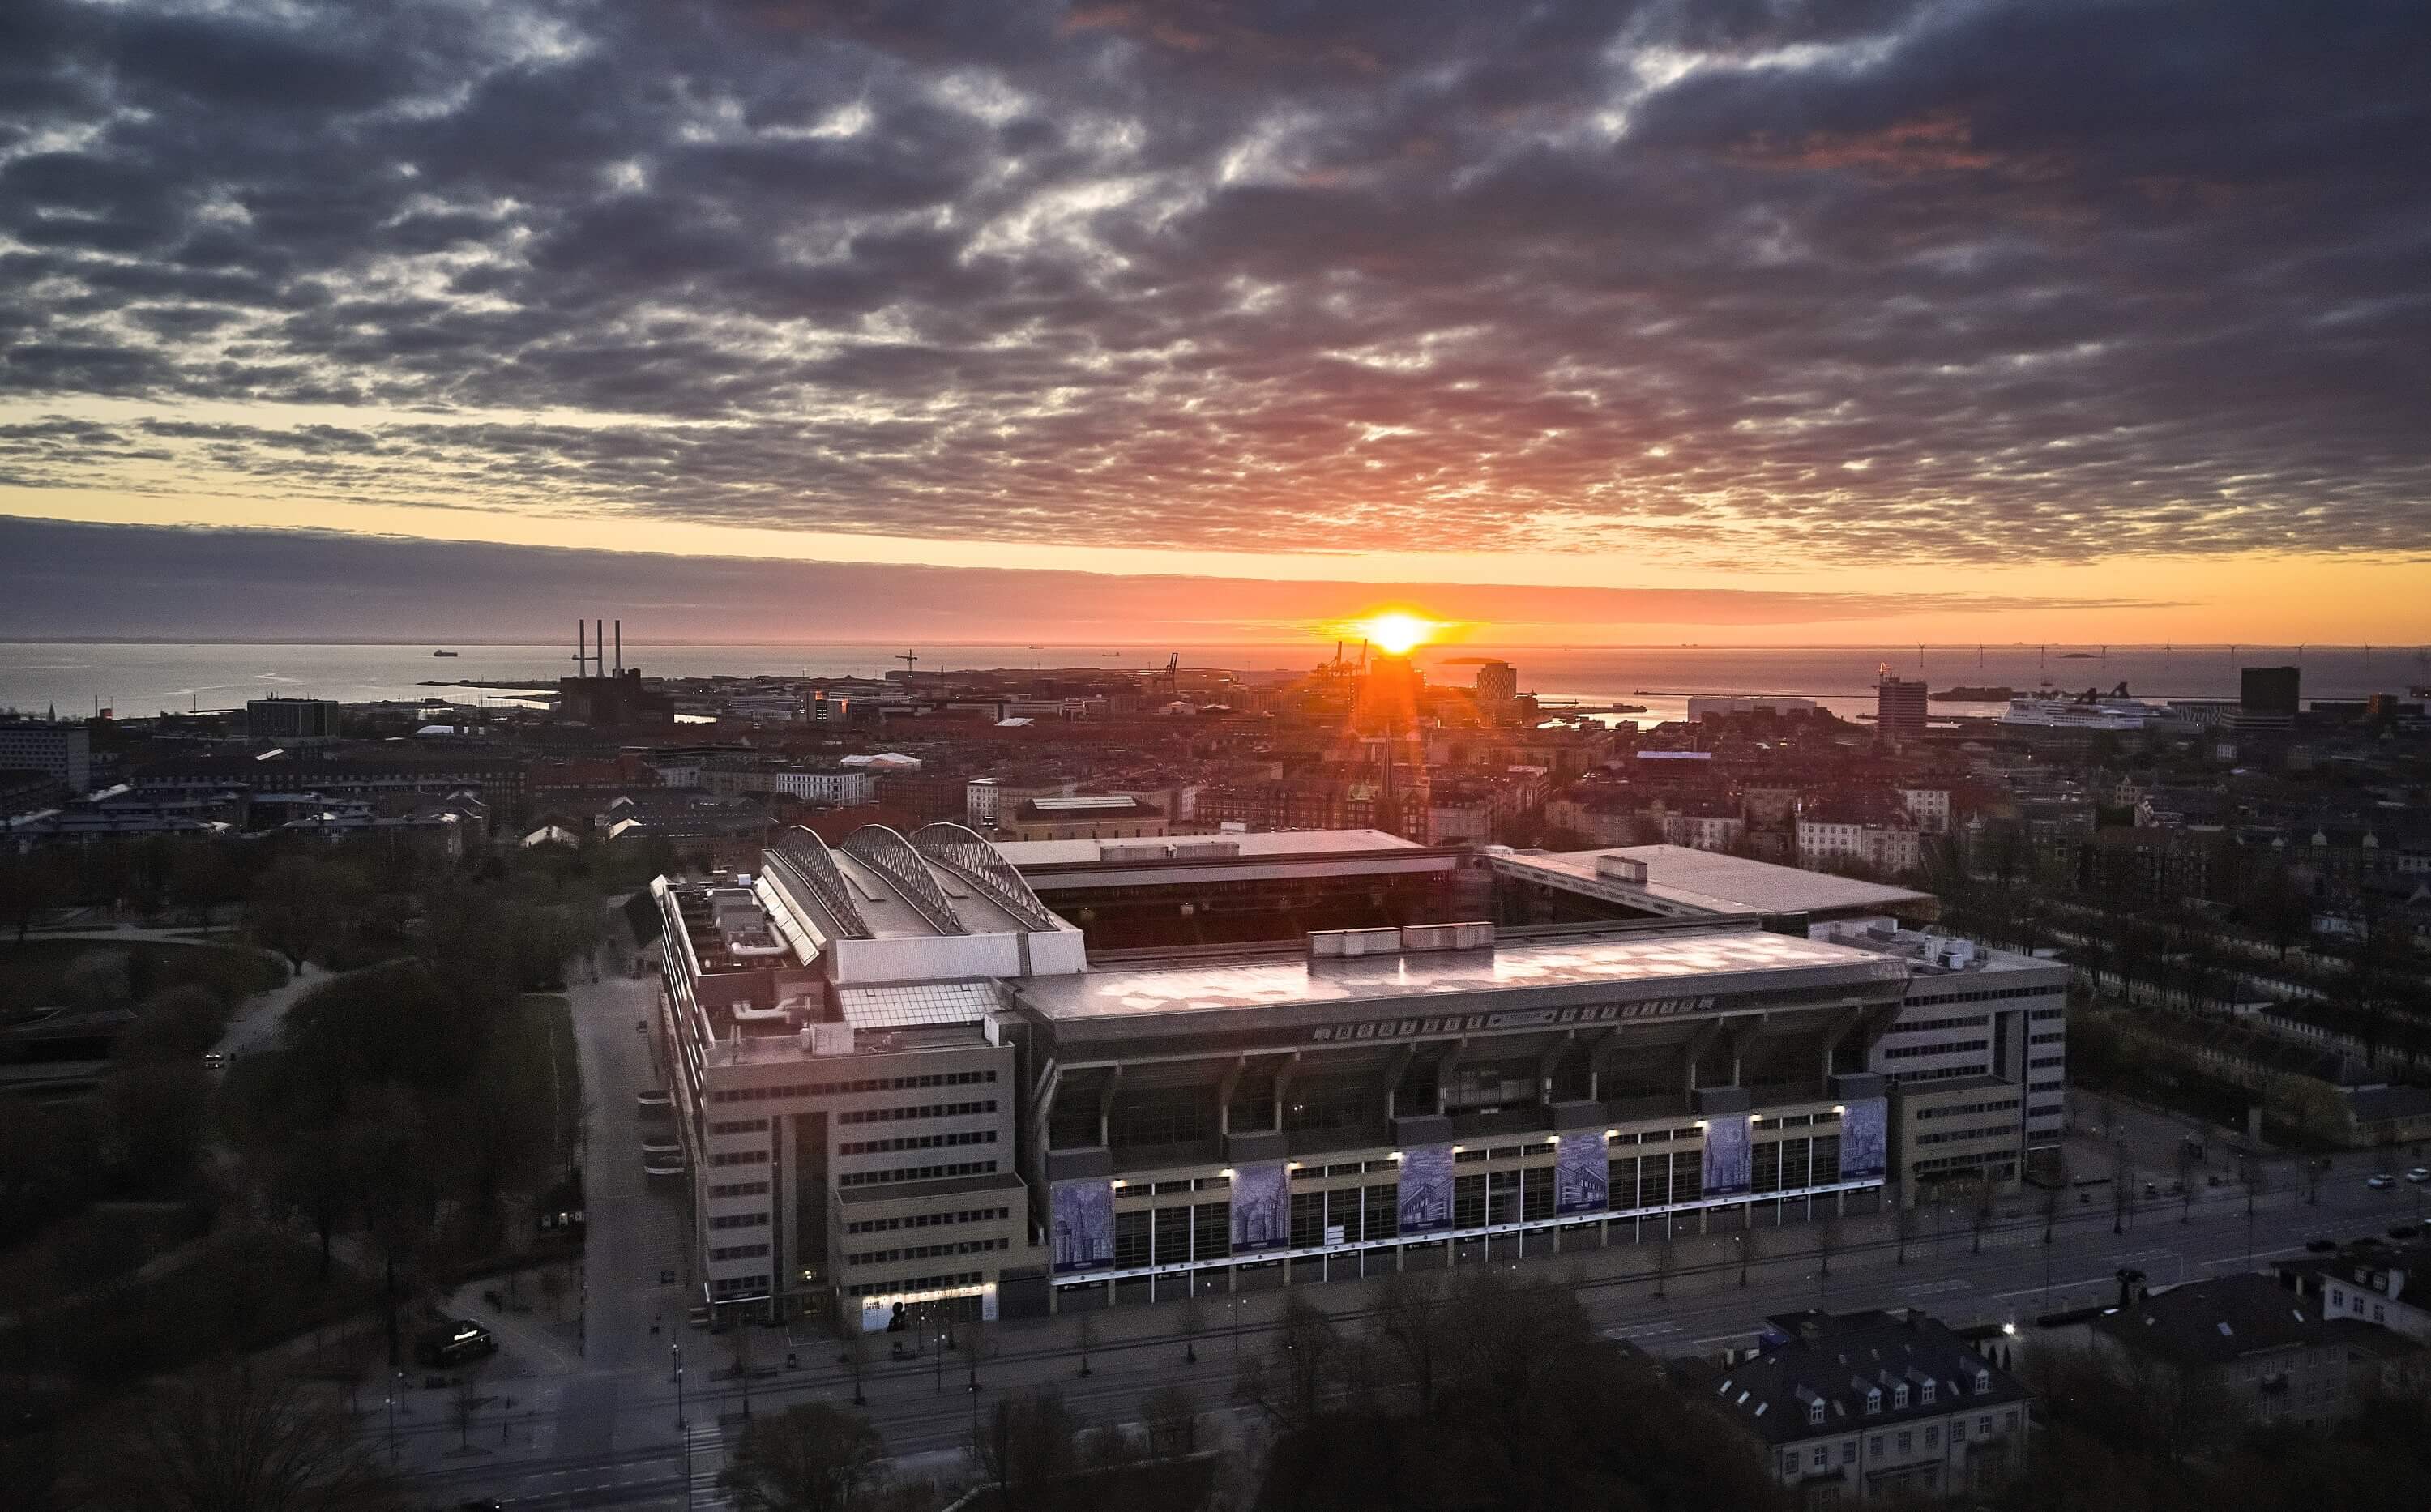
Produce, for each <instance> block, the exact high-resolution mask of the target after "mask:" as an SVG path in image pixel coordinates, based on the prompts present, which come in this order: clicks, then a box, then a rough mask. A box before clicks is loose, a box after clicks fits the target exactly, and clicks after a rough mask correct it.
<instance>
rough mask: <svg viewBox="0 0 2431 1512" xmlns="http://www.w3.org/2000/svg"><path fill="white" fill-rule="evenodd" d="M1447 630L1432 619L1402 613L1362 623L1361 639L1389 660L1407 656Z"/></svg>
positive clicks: (1389, 614)
mask: <svg viewBox="0 0 2431 1512" xmlns="http://www.w3.org/2000/svg"><path fill="white" fill-rule="evenodd" d="M1441 629H1443V627H1442V626H1440V625H1438V624H1436V623H1435V622H1434V621H1433V620H1431V619H1421V618H1419V617H1418V616H1417V615H1416V614H1405V613H1402V612H1401V611H1400V610H1398V609H1397V610H1394V611H1392V612H1390V613H1383V614H1375V615H1371V616H1370V617H1368V618H1366V619H1363V620H1361V621H1360V622H1359V633H1360V636H1361V637H1362V638H1363V639H1365V640H1366V642H1367V643H1368V644H1369V645H1371V646H1373V647H1376V648H1377V649H1378V650H1380V651H1383V652H1384V653H1385V654H1386V655H1388V656H1407V655H1409V654H1410V653H1411V652H1412V651H1414V650H1416V649H1417V647H1421V646H1424V645H1426V644H1427V642H1429V641H1431V640H1433V639H1434V638H1435V632H1436V631H1437V630H1441Z"/></svg>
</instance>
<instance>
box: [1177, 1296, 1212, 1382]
mask: <svg viewBox="0 0 2431 1512" xmlns="http://www.w3.org/2000/svg"><path fill="white" fill-rule="evenodd" d="M1184 1279H1185V1280H1186V1281H1187V1282H1188V1283H1189V1285H1190V1290H1189V1292H1188V1293H1187V1294H1185V1295H1184V1296H1183V1297H1182V1309H1181V1312H1180V1313H1179V1314H1178V1315H1177V1316H1176V1318H1175V1319H1174V1321H1175V1323H1176V1325H1177V1326H1178V1327H1179V1328H1180V1329H1181V1332H1182V1359H1183V1360H1184V1361H1186V1362H1188V1363H1189V1364H1192V1365H1197V1364H1198V1363H1199V1335H1200V1334H1201V1333H1202V1332H1204V1331H1205V1330H1206V1327H1207V1303H1206V1302H1205V1300H1204V1299H1202V1298H1201V1297H1200V1296H1199V1281H1198V1278H1197V1277H1186V1278H1184Z"/></svg>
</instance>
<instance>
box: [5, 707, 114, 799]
mask: <svg viewBox="0 0 2431 1512" xmlns="http://www.w3.org/2000/svg"><path fill="white" fill-rule="evenodd" d="M0 769H7V770H17V771H28V772H41V773H42V774H43V775H44V776H46V777H49V778H52V779H54V780H56V781H59V782H63V783H65V784H66V785H67V790H68V791H69V792H70V793H87V792H91V791H92V731H89V730H87V729H86V728H85V727H84V726H83V725H81V724H70V723H66V722H64V721H58V720H45V719H5V718H0Z"/></svg>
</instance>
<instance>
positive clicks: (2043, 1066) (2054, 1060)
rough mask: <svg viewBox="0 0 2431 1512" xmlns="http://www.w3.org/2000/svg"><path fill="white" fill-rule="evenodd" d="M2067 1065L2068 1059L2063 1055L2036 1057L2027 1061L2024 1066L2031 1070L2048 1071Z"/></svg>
mask: <svg viewBox="0 0 2431 1512" xmlns="http://www.w3.org/2000/svg"><path fill="white" fill-rule="evenodd" d="M2067 1064H2068V1057H2067V1056H2065V1055H2037V1056H2036V1057H2035V1058H2034V1059H2033V1060H2030V1061H2028V1062H2027V1063H2026V1066H2027V1067H2028V1068H2029V1069H2032V1070H2037V1071H2048V1070H2052V1069H2054V1067H2062V1066H2066V1065H2067Z"/></svg>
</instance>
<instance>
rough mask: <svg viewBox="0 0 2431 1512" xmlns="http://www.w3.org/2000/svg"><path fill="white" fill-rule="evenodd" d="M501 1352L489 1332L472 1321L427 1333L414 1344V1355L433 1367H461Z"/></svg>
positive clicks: (452, 1323) (455, 1322)
mask: <svg viewBox="0 0 2431 1512" xmlns="http://www.w3.org/2000/svg"><path fill="white" fill-rule="evenodd" d="M497 1352H498V1341H497V1340H496V1339H495V1338H493V1337H491V1336H490V1331H489V1330H488V1329H486V1328H483V1327H482V1326H481V1325H480V1324H478V1323H477V1322H474V1321H473V1320H472V1319H469V1318H459V1319H452V1320H451V1321H448V1322H445V1323H443V1324H441V1325H440V1326H439V1327H437V1328H434V1329H430V1330H428V1331H427V1332H425V1333H424V1334H423V1336H422V1337H421V1338H420V1339H418V1340H416V1341H415V1344H414V1356H415V1357H416V1358H417V1359H419V1360H421V1361H422V1363H423V1364H425V1365H428V1366H432V1367H440V1366H448V1365H462V1364H465V1363H467V1362H469V1361H472V1360H479V1359H487V1358H488V1357H489V1356H491V1355H493V1354H495V1353H497Z"/></svg>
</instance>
